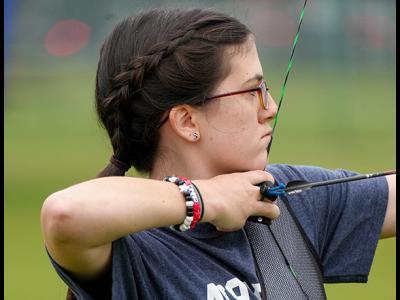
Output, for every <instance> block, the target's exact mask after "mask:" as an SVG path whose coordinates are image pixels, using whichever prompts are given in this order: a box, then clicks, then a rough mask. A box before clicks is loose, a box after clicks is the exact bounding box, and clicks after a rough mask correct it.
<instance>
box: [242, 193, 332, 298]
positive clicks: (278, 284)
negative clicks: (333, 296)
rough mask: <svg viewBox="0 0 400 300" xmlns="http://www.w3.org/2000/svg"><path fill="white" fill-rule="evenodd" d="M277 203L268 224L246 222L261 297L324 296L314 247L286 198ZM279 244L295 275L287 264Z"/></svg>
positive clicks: (319, 266) (320, 272) (319, 267)
mask: <svg viewBox="0 0 400 300" xmlns="http://www.w3.org/2000/svg"><path fill="white" fill-rule="evenodd" d="M277 205H278V206H279V209H280V212H281V214H280V216H279V218H277V219H276V220H274V221H273V222H272V224H271V225H270V228H268V226H267V225H264V224H260V223H253V222H247V223H246V226H245V231H246V233H247V235H248V238H249V242H250V245H251V248H252V251H253V255H254V259H255V264H256V270H257V273H258V274H257V275H258V277H259V280H260V285H261V291H262V297H263V299H268V300H269V299H272V300H301V299H310V300H311V299H326V294H325V289H324V285H323V278H322V270H321V265H320V262H319V259H318V258H317V256H316V254H315V251H314V248H313V247H312V245H311V243H310V242H309V240H308V238H307V237H306V236H305V233H304V231H303V229H302V228H301V227H300V225H299V224H298V223H297V219H296V217H295V216H294V214H293V213H292V212H291V209H290V207H289V204H288V203H287V200H286V199H283V198H280V199H279V201H278V202H277ZM271 231H272V233H273V235H274V236H275V238H276V240H277V242H278V243H279V245H277V243H276V241H275V239H274V236H273V235H272V233H271ZM279 246H280V248H281V249H282V252H283V253H284V255H285V257H286V259H287V261H288V262H289V264H290V266H291V268H292V270H293V271H294V273H295V274H296V275H294V274H293V273H292V271H291V268H290V267H289V266H288V265H287V263H286V260H285V257H284V256H283V255H282V252H281V250H280V249H279ZM295 276H296V277H295Z"/></svg>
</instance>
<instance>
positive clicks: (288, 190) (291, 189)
mask: <svg viewBox="0 0 400 300" xmlns="http://www.w3.org/2000/svg"><path fill="white" fill-rule="evenodd" d="M392 174H396V170H389V171H384V172H380V173H370V174H361V175H356V176H350V177H345V178H339V179H331V180H325V181H318V182H308V181H303V180H295V181H290V182H288V183H287V184H286V185H284V184H283V183H276V184H275V185H274V186H271V185H270V183H268V184H267V183H263V184H262V185H261V186H260V192H261V194H262V195H263V196H264V197H266V198H269V199H276V197H277V196H280V195H293V194H298V193H301V192H304V191H306V190H309V189H312V188H315V187H320V186H327V185H333V184H338V183H344V182H349V181H358V180H364V179H369V178H374V177H381V176H386V175H392Z"/></svg>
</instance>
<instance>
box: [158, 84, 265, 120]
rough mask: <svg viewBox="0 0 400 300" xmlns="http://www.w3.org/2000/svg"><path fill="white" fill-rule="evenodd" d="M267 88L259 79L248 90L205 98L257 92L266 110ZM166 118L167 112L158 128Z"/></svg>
mask: <svg viewBox="0 0 400 300" xmlns="http://www.w3.org/2000/svg"><path fill="white" fill-rule="evenodd" d="M268 91H269V88H268V87H267V83H266V82H265V80H263V81H261V83H260V85H259V86H258V87H256V88H252V89H248V90H242V91H236V92H231V93H225V94H220V95H215V96H212V97H209V98H206V99H205V100H212V99H216V98H222V97H227V96H234V95H239V94H244V93H251V92H257V95H258V100H259V102H260V105H261V107H262V108H263V109H264V110H268V107H269V105H268V103H269V101H268V96H269V93H268ZM167 120H168V114H167V115H166V116H165V117H164V118H163V119H162V121H161V122H160V123H159V125H158V128H160V127H161V126H162V125H164V123H165V122H166V121H167Z"/></svg>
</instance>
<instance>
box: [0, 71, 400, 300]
mask: <svg viewBox="0 0 400 300" xmlns="http://www.w3.org/2000/svg"><path fill="white" fill-rule="evenodd" d="M71 69H73V68H71ZM281 73H282V72H281V71H279V72H274V70H268V73H267V74H274V76H275V77H272V75H268V77H269V78H268V77H267V80H268V81H269V82H270V85H271V86H272V87H273V89H272V94H273V96H274V97H275V99H276V100H277V99H278V98H279V92H280V91H279V88H280V84H281V79H282V78H281V77H282V76H281ZM393 74H394V73H393V72H388V71H387V70H380V69H355V70H352V71H351V72H347V73H346V72H345V71H343V70H339V69H329V71H326V70H320V69H316V68H311V67H302V66H298V67H297V68H296V70H295V71H294V72H293V73H292V74H291V79H290V80H289V83H288V88H287V91H286V96H285V97H286V98H285V103H284V105H283V108H282V113H281V115H280V121H279V123H278V127H277V130H276V138H275V140H274V145H273V147H272V154H271V158H270V161H271V162H273V163H278V162H280V163H294V164H312V165H319V166H324V167H328V168H347V169H353V170H356V171H360V172H373V171H380V170H385V169H391V168H394V166H395V162H396V161H395V82H394V75H393ZM93 76H94V70H90V72H79V73H78V72H77V73H64V74H63V75H61V73H57V74H53V75H51V76H50V75H47V76H44V75H43V76H37V75H32V74H31V75H29V76H27V75H25V76H24V75H23V74H22V73H20V74H15V75H14V76H11V77H9V78H7V81H6V83H7V85H6V94H5V96H6V104H5V192H4V194H5V203H4V208H5V221H4V225H5V247H4V250H5V253H4V259H5V269H4V277H5V280H4V282H5V292H4V295H5V299H65V291H66V288H65V285H64V284H63V283H62V281H61V280H60V279H59V278H58V276H57V275H56V273H55V271H54V269H53V268H52V266H51V265H50V262H49V260H48V258H47V256H46V253H45V250H44V244H43V240H42V236H41V231H40V222H39V213H40V208H41V205H42V202H43V201H44V199H45V198H46V197H47V196H48V195H50V194H51V193H52V192H54V191H56V190H59V189H62V188H64V187H67V186H69V185H72V184H74V183H77V182H79V181H83V180H86V179H89V178H92V177H94V176H95V175H96V173H97V172H98V171H99V170H100V169H101V168H103V166H104V165H105V163H106V162H107V160H108V158H109V156H110V154H111V150H110V146H109V143H108V140H107V137H106V135H105V133H104V131H103V130H102V129H100V127H99V126H98V124H97V120H96V117H95V114H94V108H93ZM130 175H134V172H133V171H131V172H130ZM395 262H396V255H395V239H388V240H384V241H380V242H379V246H378V249H377V252H376V257H375V260H374V264H373V267H372V270H371V274H370V278H369V283H368V284H339V285H327V293H328V296H329V299H394V298H395V293H396V289H395V278H396V274H395Z"/></svg>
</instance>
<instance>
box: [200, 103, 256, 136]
mask: <svg viewBox="0 0 400 300" xmlns="http://www.w3.org/2000/svg"><path fill="white" fill-rule="evenodd" d="M205 116H206V120H207V123H208V126H209V127H210V128H212V129H214V130H215V131H218V132H220V133H224V134H231V135H234V136H235V137H236V136H240V135H242V134H245V132H246V131H248V130H252V129H253V127H254V123H256V122H257V112H256V110H255V109H254V107H253V106H252V105H251V103H250V101H247V102H246V101H240V100H237V99H232V98H228V99H225V101H222V99H221V100H219V101H216V102H215V103H213V105H212V106H211V107H209V108H208V109H207V110H206V112H205Z"/></svg>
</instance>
